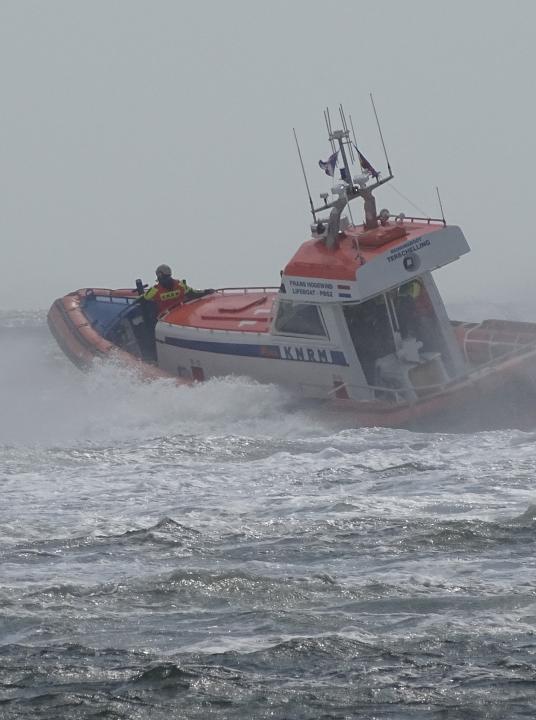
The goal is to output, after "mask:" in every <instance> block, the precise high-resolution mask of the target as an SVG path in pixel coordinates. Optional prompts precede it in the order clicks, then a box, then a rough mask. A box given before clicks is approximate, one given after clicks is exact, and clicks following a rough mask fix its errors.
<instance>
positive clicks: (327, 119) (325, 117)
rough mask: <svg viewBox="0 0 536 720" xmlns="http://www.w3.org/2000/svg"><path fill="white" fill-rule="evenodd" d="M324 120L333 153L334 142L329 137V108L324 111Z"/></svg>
mask: <svg viewBox="0 0 536 720" xmlns="http://www.w3.org/2000/svg"><path fill="white" fill-rule="evenodd" d="M324 120H325V121H326V128H327V130H328V137H329V142H330V143H331V152H332V153H334V152H335V141H334V140H333V138H332V137H331V135H332V132H331V118H330V116H329V108H326V109H325V110H324Z"/></svg>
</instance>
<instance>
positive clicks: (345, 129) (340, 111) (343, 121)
mask: <svg viewBox="0 0 536 720" xmlns="http://www.w3.org/2000/svg"><path fill="white" fill-rule="evenodd" d="M339 114H340V116H341V123H342V129H343V130H344V132H345V133H346V135H347V137H348V138H349V137H350V133H349V132H348V125H347V123H346V117H345V116H344V108H343V106H342V103H341V104H340V105H339ZM348 150H349V151H350V160H351V161H352V162H353V163H355V156H354V151H353V148H352V143H351V142H350V141H349V140H348Z"/></svg>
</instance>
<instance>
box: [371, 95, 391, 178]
mask: <svg viewBox="0 0 536 720" xmlns="http://www.w3.org/2000/svg"><path fill="white" fill-rule="evenodd" d="M370 102H371V103H372V109H373V110H374V117H375V118H376V125H377V126H378V132H379V133H380V140H381V141H382V147H383V152H384V155H385V162H386V163H387V169H388V170H389V175H391V176H392V174H393V172H392V170H391V165H390V164H389V158H388V157H387V150H386V149H385V143H384V141H383V134H382V129H381V127H380V121H379V119H378V113H377V112H376V106H375V105H374V98H373V97H372V93H370Z"/></svg>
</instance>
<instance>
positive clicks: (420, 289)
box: [399, 280, 433, 315]
mask: <svg viewBox="0 0 536 720" xmlns="http://www.w3.org/2000/svg"><path fill="white" fill-rule="evenodd" d="M399 294H400V297H408V298H412V300H413V302H414V304H415V309H416V310H417V312H418V313H420V314H422V315H428V314H429V313H431V312H433V305H432V302H431V300H430V296H429V295H428V293H427V291H426V289H425V287H424V286H423V284H422V283H421V282H420V281H419V280H410V281H409V282H408V283H406V284H405V285H402V287H401V288H400V290H399Z"/></svg>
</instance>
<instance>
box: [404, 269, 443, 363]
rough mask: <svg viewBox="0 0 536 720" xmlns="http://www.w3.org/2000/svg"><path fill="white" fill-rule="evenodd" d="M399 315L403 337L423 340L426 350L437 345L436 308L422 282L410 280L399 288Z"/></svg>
mask: <svg viewBox="0 0 536 720" xmlns="http://www.w3.org/2000/svg"><path fill="white" fill-rule="evenodd" d="M398 314H399V321H400V326H401V330H402V336H403V337H409V336H413V337H415V338H417V339H418V340H421V341H422V342H423V349H424V350H429V349H431V347H430V346H433V345H435V340H436V337H435V335H436V328H435V320H434V315H435V314H434V307H433V305H432V302H431V300H430V296H429V295H428V292H427V291H426V288H425V287H424V285H423V284H422V282H421V281H420V280H418V279H415V280H410V281H409V282H407V283H406V284H405V285H402V287H400V288H399V290H398Z"/></svg>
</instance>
